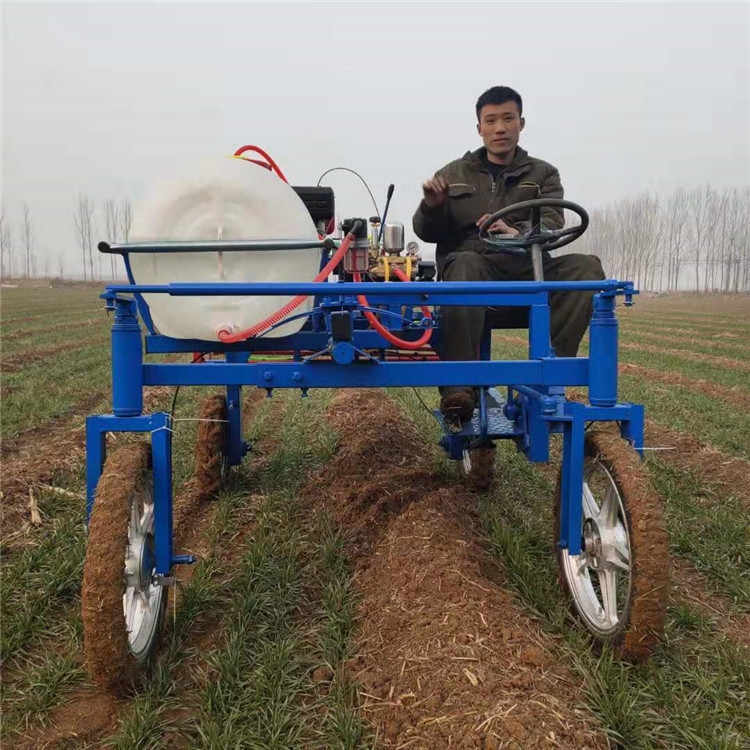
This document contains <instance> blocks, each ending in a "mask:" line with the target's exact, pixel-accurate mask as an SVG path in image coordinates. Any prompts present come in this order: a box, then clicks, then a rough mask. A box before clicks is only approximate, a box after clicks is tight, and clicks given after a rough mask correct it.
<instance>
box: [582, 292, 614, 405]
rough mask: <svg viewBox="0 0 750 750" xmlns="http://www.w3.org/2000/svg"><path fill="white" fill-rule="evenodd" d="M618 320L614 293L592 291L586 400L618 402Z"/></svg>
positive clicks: (601, 402)
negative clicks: (595, 292)
mask: <svg viewBox="0 0 750 750" xmlns="http://www.w3.org/2000/svg"><path fill="white" fill-rule="evenodd" d="M617 329H618V323H617V316H616V315H615V297H614V295H604V294H596V295H594V314H593V317H592V318H591V324H590V326H589V340H590V344H589V402H590V403H591V405H592V406H614V405H615V404H616V403H617V339H618V335H617V334H618V330H617Z"/></svg>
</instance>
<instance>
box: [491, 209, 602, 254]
mask: <svg viewBox="0 0 750 750" xmlns="http://www.w3.org/2000/svg"><path fill="white" fill-rule="evenodd" d="M545 208H555V209H561V210H563V211H565V210H568V211H572V212H573V213H575V214H577V215H578V216H579V217H580V219H581V223H580V224H578V225H577V226H574V227H566V228H563V229H555V230H551V231H548V232H547V231H544V230H542V228H541V227H542V211H543V209H545ZM526 210H528V211H529V218H530V220H531V227H530V229H529V230H528V231H527V232H525V233H524V234H522V235H520V236H513V237H507V236H502V235H500V236H498V235H491V234H490V231H489V230H490V227H491V226H492V225H493V224H494V223H495V222H496V221H498V220H499V219H503V218H505V217H507V216H508V215H510V214H518V213H522V212H523V211H526ZM588 225H589V216H588V213H586V210H585V209H584V208H583V207H582V206H579V205H578V204H577V203H573V202H571V201H566V200H563V199H562V198H538V199H536V200H531V201H523V202H521V203H514V204H512V205H510V206H506V207H505V208H501V209H500V210H499V211H496V212H495V213H494V214H492V215H491V216H488V217H487V219H485V221H484V222H483V223H482V226H481V227H480V228H479V238H480V239H481V240H483V241H484V242H486V243H487V244H489V245H492V247H494V248H496V249H498V250H500V251H504V252H511V253H518V252H519V251H528V250H529V249H530V248H531V247H532V246H533V245H540V246H541V247H542V250H544V251H545V252H549V251H551V250H557V249H558V248H560V247H563V245H568V244H570V243H571V242H573V241H574V240H576V239H578V238H579V237H580V236H581V235H582V234H583V233H584V232H585V231H586V229H587V228H588Z"/></svg>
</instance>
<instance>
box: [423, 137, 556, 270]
mask: <svg viewBox="0 0 750 750" xmlns="http://www.w3.org/2000/svg"><path fill="white" fill-rule="evenodd" d="M485 153H486V152H485V149H484V148H480V149H479V150H477V151H473V152H472V151H468V152H467V153H466V154H465V155H464V156H463V157H462V158H461V159H456V160H455V161H452V162H451V163H450V164H447V165H446V166H444V167H443V168H442V169H440V170H438V171H437V172H436V176H437V175H440V176H442V177H444V178H445V179H446V180H447V181H448V183H467V184H469V185H473V186H474V188H475V191H474V193H473V195H466V196H463V197H461V198H449V199H448V200H447V201H446V202H445V203H444V204H443V205H442V206H439V207H438V208H435V209H430V208H428V207H427V206H426V205H425V203H424V201H422V202H421V203H420V205H419V208H418V209H417V211H416V213H415V214H414V221H413V225H414V232H415V234H416V235H417V237H419V238H420V239H422V240H424V241H425V242H435V243H436V244H437V263H438V267H439V268H441V267H442V265H443V263H444V261H445V257H446V256H447V255H448V253H452V252H463V251H466V250H474V251H476V252H487V246H486V245H485V244H484V243H483V242H482V241H481V240H480V239H479V230H478V228H477V225H476V223H477V221H478V220H479V218H480V217H481V216H482V215H483V214H491V213H494V212H495V211H499V210H500V209H501V208H504V207H505V206H510V205H511V204H513V203H520V202H521V201H528V200H532V199H534V198H562V197H563V187H562V184H561V183H560V174H559V173H558V171H557V169H555V167H553V166H552V165H551V164H548V163H547V162H546V161H542V160H541V159H534V158H533V157H531V156H529V155H528V153H526V151H524V150H523V149H522V148H520V147H517V148H516V153H515V155H514V157H513V161H512V162H511V163H510V164H509V165H508V166H507V167H506V168H505V170H504V171H503V172H502V174H501V175H500V177H499V178H498V179H497V180H496V181H493V179H492V174H491V173H490V171H489V169H488V168H487V167H486V166H485V165H484V163H483V160H484V156H485ZM504 221H505V222H506V223H507V224H510V225H511V226H513V227H515V228H516V229H518V230H519V231H523V230H524V229H525V228H527V227H528V215H519V214H517V213H513V214H510V216H506V217H505V218H504ZM542 224H543V225H544V227H545V229H562V227H563V226H564V224H565V220H564V217H563V212H562V210H560V209H551V208H550V209H545V210H544V211H543V212H542Z"/></svg>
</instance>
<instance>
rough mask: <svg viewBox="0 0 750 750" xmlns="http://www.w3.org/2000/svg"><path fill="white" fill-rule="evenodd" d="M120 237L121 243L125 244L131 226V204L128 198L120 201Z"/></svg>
mask: <svg viewBox="0 0 750 750" xmlns="http://www.w3.org/2000/svg"><path fill="white" fill-rule="evenodd" d="M119 219H120V237H121V238H122V241H123V242H127V241H128V238H129V237H130V227H131V226H132V224H133V204H132V203H131V202H130V199H129V198H123V199H122V200H121V201H120V212H119Z"/></svg>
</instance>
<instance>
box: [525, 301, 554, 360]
mask: <svg viewBox="0 0 750 750" xmlns="http://www.w3.org/2000/svg"><path fill="white" fill-rule="evenodd" d="M539 296H540V297H542V301H541V302H540V303H539V304H535V305H531V307H529V357H530V358H531V359H542V358H543V357H549V355H550V311H549V294H548V293H547V292H542V293H541V294H540V295H539Z"/></svg>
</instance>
